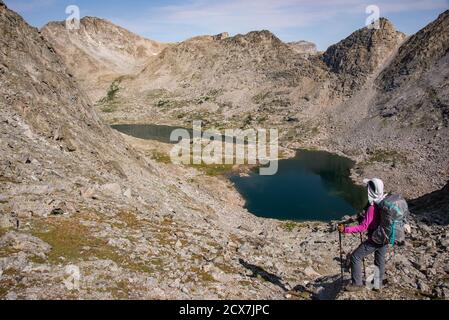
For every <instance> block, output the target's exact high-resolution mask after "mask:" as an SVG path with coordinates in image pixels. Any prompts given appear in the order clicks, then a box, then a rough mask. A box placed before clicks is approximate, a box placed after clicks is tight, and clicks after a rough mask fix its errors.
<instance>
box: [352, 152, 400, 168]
mask: <svg viewBox="0 0 449 320" xmlns="http://www.w3.org/2000/svg"><path fill="white" fill-rule="evenodd" d="M406 161H407V157H406V156H405V155H404V154H402V153H400V152H398V151H396V150H383V149H378V150H375V151H373V152H371V153H370V154H369V155H368V159H367V160H365V161H364V162H362V163H361V164H360V166H361V167H363V166H367V165H370V164H373V163H376V162H379V163H392V164H393V165H396V164H398V163H405V162H406Z"/></svg>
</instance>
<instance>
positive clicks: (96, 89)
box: [41, 17, 168, 101]
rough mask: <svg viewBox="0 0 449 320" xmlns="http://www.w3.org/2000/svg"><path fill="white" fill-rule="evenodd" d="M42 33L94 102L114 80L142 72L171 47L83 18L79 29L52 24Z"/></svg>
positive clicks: (102, 22)
mask: <svg viewBox="0 0 449 320" xmlns="http://www.w3.org/2000/svg"><path fill="white" fill-rule="evenodd" d="M41 32H42V35H43V36H44V37H45V39H47V40H48V41H49V42H50V43H51V44H52V45H53V47H54V49H55V51H56V52H57V53H58V54H59V55H60V56H61V57H62V58H63V59H64V62H65V63H66V65H67V66H68V67H69V69H70V71H71V73H72V74H73V75H75V76H76V78H77V79H79V80H80V83H81V85H82V87H83V89H85V90H86V91H87V93H88V94H89V96H90V97H91V99H92V100H94V101H97V100H98V99H100V98H102V97H103V95H104V92H105V91H107V89H108V88H109V86H110V84H111V83H112V82H113V81H114V79H116V78H118V77H120V76H122V75H128V74H131V73H134V72H137V71H139V70H141V69H142V68H143V67H144V65H145V64H146V63H147V61H148V60H149V59H151V58H152V57H153V56H155V55H157V54H159V53H160V52H161V51H162V50H163V49H164V48H166V47H167V46H168V45H167V44H164V43H159V42H156V41H153V40H150V39H145V38H143V37H141V36H139V35H136V34H134V33H132V32H130V31H128V30H126V29H124V28H122V27H119V26H117V25H115V24H113V23H112V22H110V21H107V20H104V19H101V18H96V17H84V18H82V19H81V21H80V28H79V29H78V30H68V29H66V28H65V22H51V23H48V24H47V25H46V26H45V27H44V28H43V29H42V30H41Z"/></svg>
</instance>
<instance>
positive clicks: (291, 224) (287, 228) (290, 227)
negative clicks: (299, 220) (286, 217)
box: [282, 221, 297, 232]
mask: <svg viewBox="0 0 449 320" xmlns="http://www.w3.org/2000/svg"><path fill="white" fill-rule="evenodd" d="M296 227H297V225H296V223H295V222H293V221H289V222H286V223H284V224H283V225H282V228H283V229H284V230H285V231H288V232H293V230H295V228H296Z"/></svg>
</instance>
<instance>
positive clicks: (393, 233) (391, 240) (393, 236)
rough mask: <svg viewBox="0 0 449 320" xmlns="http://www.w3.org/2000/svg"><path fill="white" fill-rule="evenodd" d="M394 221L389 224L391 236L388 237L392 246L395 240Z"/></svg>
mask: <svg viewBox="0 0 449 320" xmlns="http://www.w3.org/2000/svg"><path fill="white" fill-rule="evenodd" d="M395 229H396V221H393V223H392V224H391V237H390V244H391V246H392V247H394V243H395V242H396V230H395Z"/></svg>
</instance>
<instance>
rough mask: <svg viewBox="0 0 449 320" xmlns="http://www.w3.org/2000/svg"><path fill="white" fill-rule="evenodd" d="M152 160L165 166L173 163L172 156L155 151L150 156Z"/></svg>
mask: <svg viewBox="0 0 449 320" xmlns="http://www.w3.org/2000/svg"><path fill="white" fill-rule="evenodd" d="M150 157H151V159H153V160H154V161H156V162H160V163H164V164H170V163H172V161H171V159H170V156H169V155H168V154H167V153H165V152H159V151H153V152H152V154H151V155H150Z"/></svg>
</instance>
